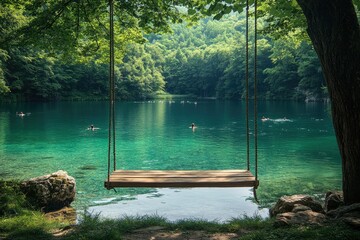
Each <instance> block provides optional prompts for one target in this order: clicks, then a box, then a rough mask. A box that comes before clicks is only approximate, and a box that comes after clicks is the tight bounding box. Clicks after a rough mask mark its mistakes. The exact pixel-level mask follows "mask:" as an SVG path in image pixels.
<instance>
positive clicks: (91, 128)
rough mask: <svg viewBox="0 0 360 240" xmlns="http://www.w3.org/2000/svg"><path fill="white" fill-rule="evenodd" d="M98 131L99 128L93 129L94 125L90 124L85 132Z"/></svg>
mask: <svg viewBox="0 0 360 240" xmlns="http://www.w3.org/2000/svg"><path fill="white" fill-rule="evenodd" d="M98 129H100V128H97V127H94V125H93V124H91V125H90V127H88V129H87V130H91V131H95V130H98Z"/></svg>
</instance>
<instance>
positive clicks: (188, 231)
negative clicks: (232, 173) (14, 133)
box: [0, 182, 360, 240]
mask: <svg viewBox="0 0 360 240" xmlns="http://www.w3.org/2000/svg"><path fill="white" fill-rule="evenodd" d="M17 186H18V185H17V184H16V183H5V182H0V203H1V205H0V239H44V240H46V239H49V240H53V239H60V240H75V239H76V240H78V239H82V240H86V239H89V240H90V239H92V240H97V239H99V240H100V239H107V240H111V239H151V238H153V239H210V238H209V237H208V236H209V234H210V235H211V234H214V233H226V234H233V235H232V236H235V238H238V239H245V240H250V239H259V240H260V239H270V240H271V239H274V240H275V239H276V240H277V239H287V240H290V239H328V240H335V239H336V240H345V239H349V240H350V239H360V231H359V230H354V229H351V228H350V227H348V226H347V225H344V224H341V223H329V224H327V225H326V226H321V227H320V226H313V227H304V226H298V227H288V228H286V227H282V228H276V227H274V225H273V221H274V220H273V219H262V218H260V217H257V216H254V217H243V218H241V219H232V220H231V221H228V222H225V223H219V222H211V221H204V220H197V219H190V220H181V221H176V222H170V221H168V220H166V219H165V218H163V217H160V216H139V217H123V218H121V219H116V220H110V219H101V218H100V217H99V216H98V215H90V214H87V213H86V212H85V213H84V214H81V215H80V216H79V219H80V221H79V223H78V224H77V225H71V223H70V222H67V221H64V220H61V221H60V220H49V219H47V218H46V217H45V215H44V214H43V213H41V212H39V211H36V210H34V209H32V208H31V206H30V205H29V204H28V203H27V202H26V200H25V197H24V196H23V194H22V193H21V192H20V191H19V189H18V187H17ZM139 229H140V230H139ZM159 233H161V234H162V236H165V235H166V234H167V236H170V235H171V238H170V237H168V238H166V237H163V238H154V236H155V235H157V234H159ZM195 235H196V236H199V237H194V236H195ZM212 239H217V238H212ZM232 239H234V238H232Z"/></svg>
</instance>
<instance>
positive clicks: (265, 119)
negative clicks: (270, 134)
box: [261, 116, 270, 122]
mask: <svg viewBox="0 0 360 240" xmlns="http://www.w3.org/2000/svg"><path fill="white" fill-rule="evenodd" d="M269 120H270V118H266V117H264V116H262V118H261V121H263V122H265V121H269Z"/></svg>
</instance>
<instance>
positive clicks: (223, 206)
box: [87, 188, 269, 222]
mask: <svg viewBox="0 0 360 240" xmlns="http://www.w3.org/2000/svg"><path fill="white" fill-rule="evenodd" d="M204 196H205V197H204ZM252 197H253V192H252V188H182V189H176V188H164V189H157V192H155V193H149V194H141V195H138V196H136V199H133V200H121V201H119V202H117V203H110V204H102V205H96V206H91V207H89V208H88V209H87V211H88V212H89V213H90V214H91V215H99V216H100V217H101V218H110V219H118V218H121V217H124V216H144V215H145V216H160V217H164V218H166V219H168V220H169V221H178V220H183V219H201V220H208V221H217V222H226V221H229V220H231V219H233V218H238V217H241V216H250V217H252V216H260V217H261V218H263V219H265V218H268V217H269V210H268V209H267V208H262V209H261V208H259V206H258V204H256V203H254V202H253V201H252V200H250V199H251V198H252ZM112 200H113V198H109V199H103V200H100V201H99V202H98V203H106V201H108V202H112Z"/></svg>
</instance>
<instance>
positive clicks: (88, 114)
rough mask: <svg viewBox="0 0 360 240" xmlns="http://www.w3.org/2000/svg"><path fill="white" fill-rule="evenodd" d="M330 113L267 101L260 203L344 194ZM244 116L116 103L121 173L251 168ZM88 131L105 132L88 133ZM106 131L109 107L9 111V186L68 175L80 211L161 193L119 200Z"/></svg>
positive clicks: (2, 149)
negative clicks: (111, 186) (112, 184)
mask: <svg viewBox="0 0 360 240" xmlns="http://www.w3.org/2000/svg"><path fill="white" fill-rule="evenodd" d="M328 107H329V106H328V105H326V104H322V103H308V104H306V103H297V102H260V103H259V110H258V112H259V116H260V117H261V116H263V115H264V116H266V117H269V118H270V120H269V121H266V122H262V121H261V120H260V118H259V120H258V123H259V128H258V129H259V131H258V132H259V151H258V156H259V179H260V187H259V189H258V197H259V199H260V203H261V204H263V205H266V204H267V203H270V202H272V201H274V200H275V199H276V198H277V197H279V196H281V195H283V194H295V193H307V194H323V193H324V192H325V191H327V190H330V189H338V188H340V186H341V161H340V156H339V152H338V148H337V145H336V140H335V136H334V131H333V128H332V124H331V120H330V116H329V113H328ZM20 111H22V112H24V113H31V114H28V115H26V116H24V117H19V116H17V115H16V114H15V113H16V112H20ZM244 113H245V105H244V103H243V102H230V101H198V102H197V103H196V104H195V103H194V102H187V101H185V102H184V103H181V102H180V101H175V102H168V101H164V102H161V101H156V102H122V103H117V104H116V137H117V146H116V147H117V159H118V161H117V165H118V167H119V168H125V169H243V168H245V166H246V162H245V158H246V138H245V115H244ZM284 117H286V120H284V119H283V118H284ZM192 122H194V123H195V124H196V125H197V129H196V131H195V132H193V131H192V130H191V129H190V128H189V126H190V124H191V123H192ZM90 124H94V125H95V127H98V128H100V129H99V130H97V131H88V130H87V127H88V126H89V125H90ZM250 124H253V121H252V120H251V121H250ZM107 127H108V104H107V103H106V102H58V103H22V104H1V105H0V164H1V168H0V175H1V178H4V179H14V178H16V179H27V178H30V177H36V176H39V175H43V174H48V173H51V172H55V171H57V170H59V169H62V170H65V171H67V172H68V173H69V174H70V175H71V176H73V177H75V178H76V181H77V200H76V201H75V206H76V207H78V208H83V207H87V206H90V205H94V204H96V203H98V202H100V201H101V200H102V199H105V198H107V199H109V198H110V199H113V201H119V200H121V199H123V198H124V196H129V195H130V196H131V195H136V194H139V193H147V192H150V191H153V192H156V189H119V190H118V192H117V193H115V192H114V191H107V190H105V189H104V188H103V181H104V179H105V178H106V174H107V138H108V130H107ZM251 133H252V130H251ZM251 138H252V135H251ZM251 140H252V139H251ZM252 145H253V144H251V147H252ZM251 155H253V154H251ZM252 165H253V162H252Z"/></svg>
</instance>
